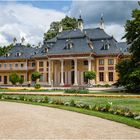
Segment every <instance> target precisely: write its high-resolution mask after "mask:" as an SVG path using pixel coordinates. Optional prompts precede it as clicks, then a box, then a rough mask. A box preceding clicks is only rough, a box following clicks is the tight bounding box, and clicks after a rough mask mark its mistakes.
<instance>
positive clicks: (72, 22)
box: [44, 16, 78, 41]
mask: <svg viewBox="0 0 140 140" xmlns="http://www.w3.org/2000/svg"><path fill="white" fill-rule="evenodd" d="M60 25H61V26H62V27H63V30H71V29H75V28H77V25H78V21H77V20H76V18H71V17H68V16H66V17H65V18H63V19H62V20H61V21H60V22H58V21H57V22H52V23H51V25H50V29H49V30H48V31H47V33H44V41H47V40H49V39H52V38H53V37H55V36H56V35H57V34H58V32H59V27H60Z"/></svg>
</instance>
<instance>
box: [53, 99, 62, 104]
mask: <svg viewBox="0 0 140 140" xmlns="http://www.w3.org/2000/svg"><path fill="white" fill-rule="evenodd" d="M53 104H56V105H64V102H63V101H62V100H61V99H54V100H53Z"/></svg>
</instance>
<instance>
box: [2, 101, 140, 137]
mask: <svg viewBox="0 0 140 140" xmlns="http://www.w3.org/2000/svg"><path fill="white" fill-rule="evenodd" d="M2 138H3V139H35V138H36V139H37V138H39V139H43V138H55V139H69V138H71V139H140V129H136V128H133V127H129V126H127V125H124V124H120V123H116V122H112V121H109V120H105V119H101V118H97V117H93V116H88V115H84V114H80V113H75V112H70V111H65V110H59V109H54V108H48V107H42V106H35V105H26V104H20V103H10V102H0V139H2Z"/></svg>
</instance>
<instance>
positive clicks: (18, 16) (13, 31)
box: [0, 3, 65, 45]
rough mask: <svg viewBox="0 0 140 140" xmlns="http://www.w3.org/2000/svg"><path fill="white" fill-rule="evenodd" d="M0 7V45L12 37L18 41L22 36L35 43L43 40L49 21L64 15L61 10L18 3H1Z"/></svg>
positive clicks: (9, 40)
mask: <svg viewBox="0 0 140 140" xmlns="http://www.w3.org/2000/svg"><path fill="white" fill-rule="evenodd" d="M0 9H3V10H1V12H0V45H4V44H7V43H9V42H11V41H12V39H13V37H16V38H17V39H18V41H19V40H20V38H21V37H22V36H24V37H25V39H26V42H29V43H31V44H37V43H38V42H39V41H43V34H44V32H46V31H47V30H48V29H49V26H50V23H51V22H53V21H59V20H61V19H62V18H64V17H65V14H64V13H63V12H59V11H56V10H52V9H40V8H37V7H34V6H32V5H27V4H19V3H10V4H9V3H8V4H5V5H4V4H1V5H0Z"/></svg>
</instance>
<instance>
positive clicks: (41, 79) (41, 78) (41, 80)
mask: <svg viewBox="0 0 140 140" xmlns="http://www.w3.org/2000/svg"><path fill="white" fill-rule="evenodd" d="M39 81H40V82H43V74H42V75H41V76H40V79H39Z"/></svg>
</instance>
